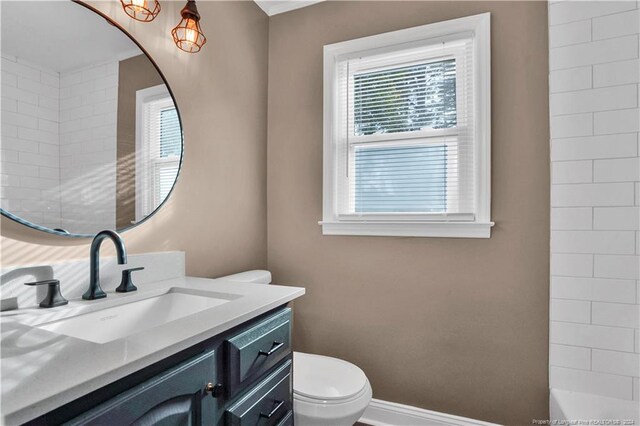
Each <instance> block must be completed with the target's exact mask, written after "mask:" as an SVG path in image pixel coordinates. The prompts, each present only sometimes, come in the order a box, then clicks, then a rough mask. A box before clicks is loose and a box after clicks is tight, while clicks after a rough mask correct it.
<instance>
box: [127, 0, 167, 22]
mask: <svg viewBox="0 0 640 426" xmlns="http://www.w3.org/2000/svg"><path fill="white" fill-rule="evenodd" d="M120 3H122V8H123V9H124V11H125V13H126V14H127V15H129V16H130V17H132V18H133V19H135V20H136V21H141V22H151V21H153V20H154V19H155V18H156V16H158V13H160V2H158V0H120Z"/></svg>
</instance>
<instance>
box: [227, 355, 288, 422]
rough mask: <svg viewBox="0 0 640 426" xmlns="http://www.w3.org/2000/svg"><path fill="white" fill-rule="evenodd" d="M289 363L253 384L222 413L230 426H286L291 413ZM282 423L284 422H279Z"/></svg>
mask: <svg viewBox="0 0 640 426" xmlns="http://www.w3.org/2000/svg"><path fill="white" fill-rule="evenodd" d="M291 386H292V384H291V360H287V361H286V362H285V363H284V364H282V365H281V366H280V367H278V368H277V369H276V370H275V371H274V372H273V373H271V374H270V375H269V376H268V377H267V378H266V379H264V380H263V381H262V382H260V383H259V384H257V385H256V386H255V387H254V388H253V389H251V390H250V391H249V393H247V394H246V395H245V396H243V397H242V398H241V399H240V400H239V401H237V402H236V403H235V404H233V405H232V406H231V407H229V408H228V409H227V411H226V413H225V416H226V424H227V425H230V426H246V425H251V426H255V425H260V426H272V425H273V426H275V425H286V424H288V423H286V421H287V420H286V418H287V416H288V415H289V414H290V413H291V412H292V411H291V409H292V405H293V404H292V401H291ZM283 422H284V423H283Z"/></svg>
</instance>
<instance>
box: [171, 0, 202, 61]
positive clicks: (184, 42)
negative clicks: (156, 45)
mask: <svg viewBox="0 0 640 426" xmlns="http://www.w3.org/2000/svg"><path fill="white" fill-rule="evenodd" d="M180 14H181V15H182V19H181V20H180V23H178V25H177V26H176V27H175V28H174V29H173V30H171V36H172V37H173V42H174V43H175V44H176V46H178V48H179V49H181V50H184V51H185V52H189V53H196V52H199V51H200V49H202V46H204V44H205V43H206V42H207V38H206V37H205V36H204V33H203V32H202V29H201V28H200V14H199V13H198V9H197V8H196V2H195V0H188V1H187V4H186V5H185V7H184V8H183V9H182V11H181V12H180Z"/></svg>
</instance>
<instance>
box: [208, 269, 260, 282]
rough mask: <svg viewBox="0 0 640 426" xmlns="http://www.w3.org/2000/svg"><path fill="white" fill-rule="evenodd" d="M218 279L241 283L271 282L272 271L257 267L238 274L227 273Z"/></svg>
mask: <svg viewBox="0 0 640 426" xmlns="http://www.w3.org/2000/svg"><path fill="white" fill-rule="evenodd" d="M218 279H221V280H226V281H236V282H241V283H253V284H270V283H271V272H269V271H265V270H262V269H256V270H253V271H245V272H240V273H238V274H233V275H226V276H224V277H219V278H218Z"/></svg>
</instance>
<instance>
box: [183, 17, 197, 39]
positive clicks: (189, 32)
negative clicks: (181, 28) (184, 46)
mask: <svg viewBox="0 0 640 426" xmlns="http://www.w3.org/2000/svg"><path fill="white" fill-rule="evenodd" d="M197 25H198V24H197V23H196V21H195V20H193V19H187V22H186V25H185V27H186V28H185V32H184V37H185V39H186V40H187V41H188V42H189V43H192V44H193V43H195V42H196V41H198V26H197Z"/></svg>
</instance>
